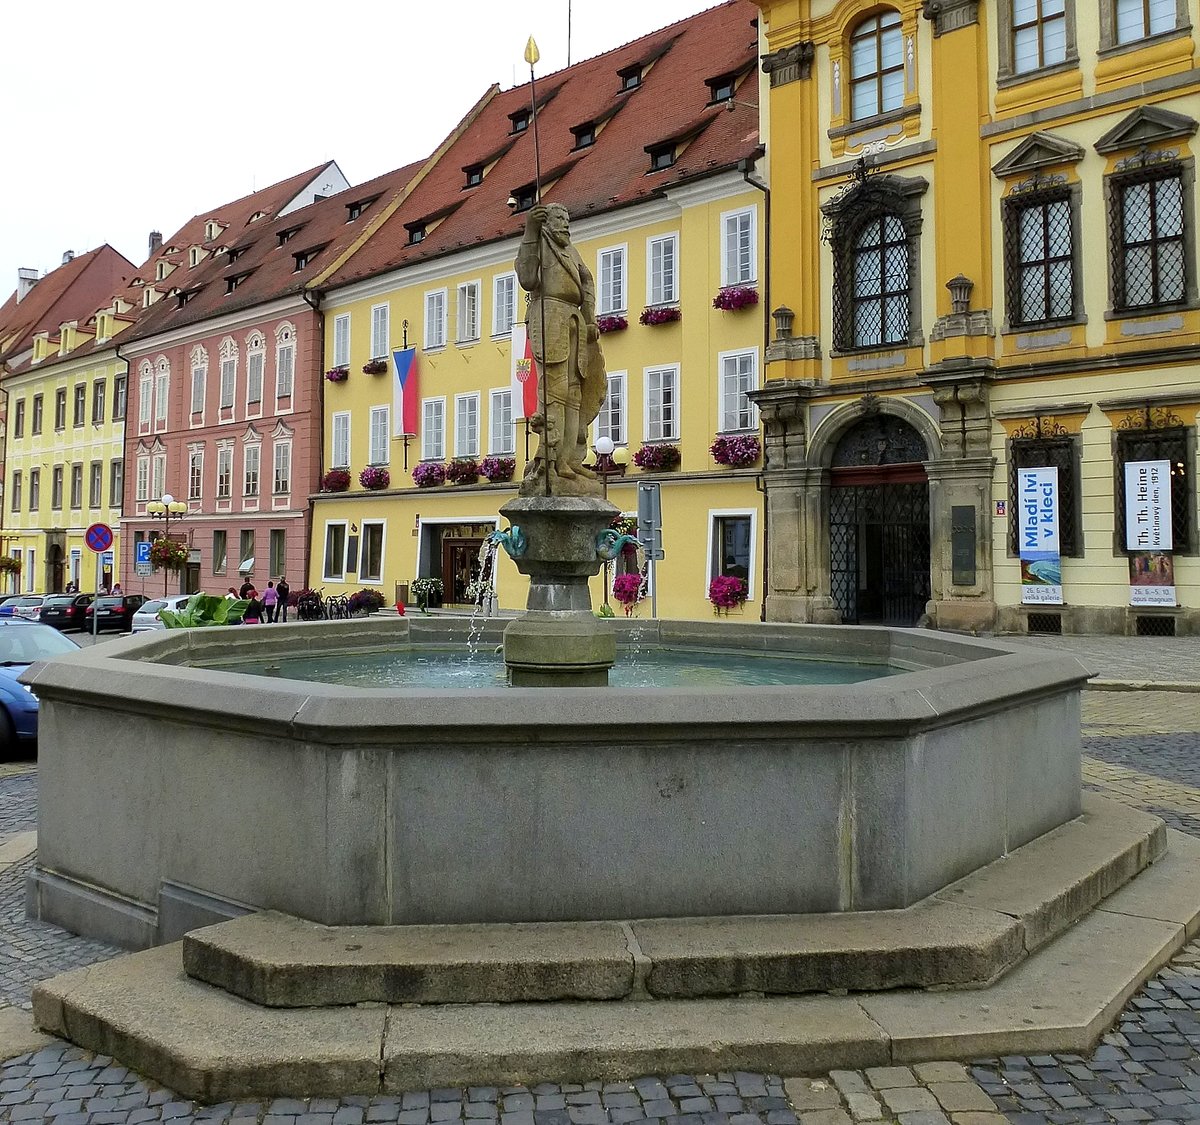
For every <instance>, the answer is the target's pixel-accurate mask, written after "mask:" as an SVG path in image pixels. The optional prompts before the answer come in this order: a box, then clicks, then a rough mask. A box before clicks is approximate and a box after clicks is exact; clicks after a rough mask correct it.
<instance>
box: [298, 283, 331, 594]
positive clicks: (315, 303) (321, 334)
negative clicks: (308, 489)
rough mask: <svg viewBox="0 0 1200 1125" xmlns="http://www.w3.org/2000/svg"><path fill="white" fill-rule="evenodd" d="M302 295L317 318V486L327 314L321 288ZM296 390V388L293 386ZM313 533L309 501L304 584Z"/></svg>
mask: <svg viewBox="0 0 1200 1125" xmlns="http://www.w3.org/2000/svg"><path fill="white" fill-rule="evenodd" d="M300 296H302V297H303V298H304V303H305V304H306V305H308V307H309V308H310V309H312V311H313V314H314V315H315V316H316V318H317V336H318V345H317V346H318V348H319V352H318V355H319V356H320V358H319V360H318V361H317V435H318V437H317V487H318V488H320V487H321V481H322V479H324V476H325V372H324V371H323V370H322V369H323V368H324V366H325V314H324V313H323V312H322V311H321V302H322V301H323V300H324V299H325V294H324V293H322V292H321V291H320V290H319V289H302V290H301V291H300ZM293 390H295V388H293ZM312 534H313V506H312V502H311V501H309V503H308V506H307V507H306V508H305V510H304V585H305V586H307V585H308V575H309V570H310V568H311V564H312Z"/></svg>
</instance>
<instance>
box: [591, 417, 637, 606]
mask: <svg viewBox="0 0 1200 1125" xmlns="http://www.w3.org/2000/svg"><path fill="white" fill-rule="evenodd" d="M593 448H594V449H595V450H596V472H597V474H599V477H600V479H601V480H602V481H603V482H604V499H605V500H606V501H607V500H608V478H609V477H610V476H611V475H613V474H614V473H624V472H625V465H626V464H627V463H628V461H629V450H628V449H626V448H625V447H624V446H622V447H621V448H620V449H617V447H616V446H615V445H614V444H613V439H612V438H610V437H598V438H597V439H596V444H595V446H594V447H593ZM608 566H609V560H608V559H605V560H604V604H605V605H608Z"/></svg>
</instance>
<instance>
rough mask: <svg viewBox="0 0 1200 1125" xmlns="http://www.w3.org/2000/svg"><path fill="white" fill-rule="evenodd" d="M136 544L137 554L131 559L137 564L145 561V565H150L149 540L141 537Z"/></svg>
mask: <svg viewBox="0 0 1200 1125" xmlns="http://www.w3.org/2000/svg"><path fill="white" fill-rule="evenodd" d="M136 546H137V555H136V556H135V557H134V560H133V561H134V562H135V563H137V564H138V565H139V566H140V565H142V564H143V563H145V564H146V565H147V566H149V565H150V540H149V539H143V540H142V541H141V542H140V543H138V544H136Z"/></svg>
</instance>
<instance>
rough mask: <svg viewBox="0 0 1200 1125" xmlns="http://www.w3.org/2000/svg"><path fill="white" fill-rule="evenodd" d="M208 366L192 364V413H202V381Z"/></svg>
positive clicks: (206, 373)
mask: <svg viewBox="0 0 1200 1125" xmlns="http://www.w3.org/2000/svg"><path fill="white" fill-rule="evenodd" d="M207 376H208V368H207V367H206V366H205V365H204V364H202V363H195V362H193V364H192V413H193V414H203V413H204V383H205V380H206V378H207Z"/></svg>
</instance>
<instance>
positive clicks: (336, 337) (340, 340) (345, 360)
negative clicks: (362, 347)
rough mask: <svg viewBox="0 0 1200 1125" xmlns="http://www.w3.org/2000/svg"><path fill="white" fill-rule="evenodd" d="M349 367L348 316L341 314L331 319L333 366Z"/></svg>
mask: <svg viewBox="0 0 1200 1125" xmlns="http://www.w3.org/2000/svg"><path fill="white" fill-rule="evenodd" d="M349 365H350V314H349V313H342V314H341V315H340V316H335V317H334V318H333V366H334V367H348V366H349Z"/></svg>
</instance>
